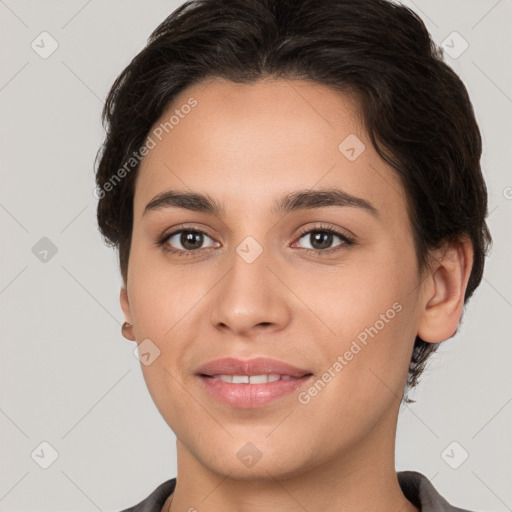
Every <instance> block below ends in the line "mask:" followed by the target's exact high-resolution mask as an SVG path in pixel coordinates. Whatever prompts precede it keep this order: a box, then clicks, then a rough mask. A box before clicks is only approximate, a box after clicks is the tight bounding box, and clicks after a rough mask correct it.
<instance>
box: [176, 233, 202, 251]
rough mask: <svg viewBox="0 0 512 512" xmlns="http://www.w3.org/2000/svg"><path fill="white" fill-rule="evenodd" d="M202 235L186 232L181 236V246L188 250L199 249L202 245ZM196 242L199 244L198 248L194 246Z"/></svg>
mask: <svg viewBox="0 0 512 512" xmlns="http://www.w3.org/2000/svg"><path fill="white" fill-rule="evenodd" d="M202 236H203V235H202V234H201V233H192V232H191V231H185V232H183V233H182V234H181V240H180V242H181V244H182V245H183V247H185V248H186V249H191V250H192V249H197V248H198V247H201V244H202ZM194 241H195V242H196V243H197V242H198V243H197V244H196V246H194Z"/></svg>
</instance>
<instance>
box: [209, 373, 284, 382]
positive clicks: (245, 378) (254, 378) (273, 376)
mask: <svg viewBox="0 0 512 512" xmlns="http://www.w3.org/2000/svg"><path fill="white" fill-rule="evenodd" d="M212 378H213V379H215V380H223V381H224V382H230V383H232V384H266V383H267V382H276V381H278V380H290V379H292V377H291V376H290V375H279V374H278V373H270V374H264V375H251V376H249V375H212Z"/></svg>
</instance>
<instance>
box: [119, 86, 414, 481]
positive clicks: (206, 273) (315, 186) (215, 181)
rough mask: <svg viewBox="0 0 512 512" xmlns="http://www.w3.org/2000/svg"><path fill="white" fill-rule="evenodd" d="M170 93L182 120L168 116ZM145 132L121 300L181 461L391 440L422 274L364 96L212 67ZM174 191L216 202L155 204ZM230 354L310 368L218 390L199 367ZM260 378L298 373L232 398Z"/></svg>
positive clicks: (252, 471) (245, 467) (330, 456)
mask: <svg viewBox="0 0 512 512" xmlns="http://www.w3.org/2000/svg"><path fill="white" fill-rule="evenodd" d="M191 98H193V100H191ZM195 102H196V103H195ZM187 104H188V105H192V104H194V106H193V107H192V108H186V107H183V106H184V105H187ZM176 110H178V111H179V115H176V116H175V118H174V120H173V121H172V122H173V125H172V128H171V129H170V128H169V125H167V133H166V130H162V129H161V128H160V129H158V127H159V126H161V123H163V122H166V121H169V119H170V118H171V116H172V115H173V114H175V111H176ZM176 120H178V121H176ZM152 133H153V135H152V139H153V142H154V143H155V144H153V143H151V144H148V147H149V146H150V145H151V146H153V147H152V149H150V151H149V153H148V154H147V156H146V157H145V159H144V160H143V162H142V164H141V167H140V170H139V175H138V178H137V183H136V189H135V198H134V224H133V236H132V245H131V252H130V261H129V267H128V280H127V293H125V292H124V290H123V291H122V294H121V305H122V307H123V310H124V312H125V316H126V319H127V320H128V321H129V322H130V323H132V324H133V325H134V335H135V337H136V339H137V342H138V343H139V344H141V345H140V346H139V347H140V348H141V347H145V348H146V349H147V351H149V353H150V354H151V355H150V356H148V357H147V359H148V361H150V364H147V365H146V364H141V367H142V371H143V374H144V378H145V381H146V383H147V386H148V389H149V391H150V393H151V396H152V398H153V400H154V402H155V404H156V406H157V407H158V409H159V411H160V413H161V414H162V416H163V418H164V419H165V421H166V422H167V423H168V425H169V426H170V427H171V429H172V430H173V431H174V433H175V434H176V437H177V439H178V441H179V442H178V446H179V451H178V460H179V459H180V457H181V458H182V459H186V458H187V457H188V458H189V459H190V460H192V459H193V460H194V461H196V463H197V464H199V465H200V466H201V467H203V468H208V470H211V471H214V472H215V473H218V474H221V475H228V474H231V476H232V477H233V476H236V477H237V478H240V479H244V478H257V477H258V476H261V477H262V478H268V474H269V473H270V474H272V475H274V476H276V477H277V476H279V477H281V478H286V477H291V476H293V475H296V474H299V473H301V472H303V471H305V468H311V467H314V466H317V465H319V464H327V463H330V462H333V461H336V460H337V461H339V460H345V461H346V460H347V457H352V456H353V458H354V459H353V460H354V463H355V461H356V460H357V461H359V462H358V463H361V460H362V459H361V458H360V457H357V459H356V454H359V455H360V454H361V451H364V450H366V451H367V452H368V453H370V451H372V453H380V452H383V451H385V452H386V454H389V450H390V446H389V443H392V442H393V441H392V438H393V436H394V428H395V423H396V416H397V412H398V408H399V405H400V400H401V397H402V392H403V387H404V383H405V379H406V376H407V372H408V367H409V361H410V358H411V354H412V349H413V344H414V340H415V336H416V333H417V327H418V317H419V311H420V303H421V301H420V289H421V287H420V286H419V284H420V278H419V275H418V268H417V262H416V257H415V252H414V246H413V237H412V231H411V226H410V223H409V218H408V215H407V210H406V203H405V196H404V192H403V188H402V186H401V184H400V183H399V181H398V178H397V176H396V175H395V173H394V171H393V170H392V169H391V168H390V167H388V166H387V165H386V164H385V163H384V162H383V161H382V160H381V159H380V157H379V156H378V155H377V153H376V151H375V150H374V149H373V147H372V145H371V143H370V141H369V139H368V137H367V134H366V133H365V130H364V128H363V125H362V123H361V121H360V118H359V115H358V106H357V103H356V102H355V101H354V100H353V99H352V98H350V97H349V96H346V95H342V94H341V93H338V92H335V91H333V90H330V89H329V88H327V87H325V86H322V85H320V84H316V83H312V82H306V81H286V80H277V81H260V82H257V83H253V84H250V85H248V84H235V83H232V82H229V81H226V80H223V79H213V80H209V81H207V82H203V83H201V84H196V85H194V86H191V87H189V88H188V89H186V90H185V91H182V93H181V94H180V95H179V96H178V97H177V98H176V99H175V101H174V102H173V104H172V107H170V108H169V109H168V110H167V112H166V113H165V115H164V116H162V118H161V120H160V121H159V122H158V123H156V124H155V126H154V127H153V131H152ZM155 134H158V136H157V135H155ZM171 190H172V191H174V192H176V193H196V194H201V195H204V196H207V197H208V199H210V201H212V202H214V203H215V204H217V205H218V206H219V209H220V210H222V211H216V212H212V211H206V210H205V211H201V209H200V208H197V205H198V204H199V202H198V201H196V202H195V203H194V205H195V206H196V207H195V208H192V206H190V204H191V203H190V202H189V206H190V207H189V208H186V207H184V204H183V203H180V204H181V206H179V205H177V204H175V203H176V201H174V203H173V202H172V201H167V203H165V202H160V203H159V204H158V205H153V206H154V207H149V208H148V209H147V211H145V210H146V206H147V205H148V204H149V203H150V202H151V201H152V200H153V199H154V198H156V197H157V196H159V195H161V194H162V193H165V192H169V191H171ZM325 190H330V191H333V190H337V191H340V192H339V193H338V196H337V198H338V201H334V200H333V198H332V197H330V196H328V195H327V194H324V195H323V196H319V195H317V196H315V197H312V198H310V199H309V200H305V199H307V196H306V195H303V196H302V199H303V201H300V200H297V198H295V200H293V195H294V194H296V193H297V192H299V191H302V192H307V193H309V194H310V195H311V194H315V193H318V192H319V191H325ZM349 196H350V197H351V198H352V199H351V200H350V201H348V202H347V201H346V197H349ZM300 197H301V196H299V199H300ZM329 197H330V200H329V201H327V199H329ZM286 198H288V199H290V198H292V200H289V201H288V202H287V203H285V204H287V205H288V208H285V209H279V208H278V205H279V204H282V203H283V202H284V200H285V199H286ZM340 198H341V199H343V198H345V201H343V200H341V199H340ZM171 203H173V204H171ZM162 240H163V241H162ZM144 340H146V341H144ZM148 340H149V341H148ZM142 343H145V345H142ZM158 351H159V352H158ZM155 355H157V357H156V358H155ZM224 357H234V358H239V359H242V360H249V359H253V358H256V357H264V358H271V359H274V360H278V361H283V362H285V363H287V364H289V365H292V366H294V367H298V368H300V369H303V370H307V373H309V377H304V378H302V379H300V380H297V381H294V382H293V386H291V385H290V384H289V383H288V384H284V383H283V382H281V384H277V385H276V384H272V383H268V384H260V385H255V384H227V385H226V383H224V384H220V386H221V387H222V389H223V390H224V391H223V392H222V393H223V394H222V396H221V398H219V397H218V394H213V393H212V392H211V390H210V389H211V387H210V385H209V384H212V383H211V381H210V382H209V383H205V382H206V379H208V377H201V376H200V375H198V370H199V368H200V367H201V366H203V365H205V364H206V363H209V362H210V361H213V360H216V359H219V358H224ZM153 358H154V359H153ZM219 373H229V371H224V372H221V371H219ZM231 373H236V372H231ZM238 373H239V372H238ZM259 373H262V372H261V371H260V372H259ZM263 373H264V372H263ZM267 373H268V372H267ZM206 384H208V385H206ZM253 385H254V388H253V389H254V392H253V394H254V395H258V394H259V395H260V398H261V397H263V396H264V395H265V394H266V392H265V391H264V390H263V388H262V386H265V385H269V386H273V389H274V390H278V391H277V392H278V393H280V392H281V391H282V390H283V389H284V387H285V386H288V388H289V389H288V392H287V393H284V394H282V395H279V396H277V397H275V398H274V399H272V400H266V399H264V398H261V402H257V398H256V399H255V401H250V400H249V399H246V401H241V402H237V403H236V404H234V403H232V401H233V400H234V398H233V397H234V396H235V395H236V394H237V393H238V392H237V391H234V386H253ZM292 388H293V389H292ZM216 389H217V388H216ZM247 393H249V392H247ZM384 439H386V440H388V441H389V442H388V443H387V444H386V443H384V442H383V440H384ZM248 443H252V444H248ZM244 450H245V451H244ZM244 454H245V455H247V454H249V455H251V456H253V459H251V460H256V459H258V458H259V460H257V461H256V463H250V464H247V463H246V462H244V461H246V460H247V459H244V457H243V456H244Z"/></svg>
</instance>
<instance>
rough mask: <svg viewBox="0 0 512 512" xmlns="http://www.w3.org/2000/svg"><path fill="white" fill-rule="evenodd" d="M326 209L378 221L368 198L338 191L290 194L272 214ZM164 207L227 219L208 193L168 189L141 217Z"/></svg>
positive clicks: (147, 207) (377, 213)
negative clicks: (356, 211)
mask: <svg viewBox="0 0 512 512" xmlns="http://www.w3.org/2000/svg"><path fill="white" fill-rule="evenodd" d="M327 206H348V207H353V208H361V209H363V210H365V211H367V212H369V213H370V214H371V215H372V216H374V217H375V218H379V212H378V210H377V208H375V206H373V205H372V204H371V203H370V202H368V201H367V200H366V199H363V198H361V197H356V196H353V195H351V194H349V193H347V192H345V191H343V190H339V189H335V188H327V189H321V190H308V189H306V190H297V191H294V192H290V193H288V194H286V195H284V196H283V197H282V198H281V199H279V200H278V201H276V202H275V203H274V206H273V208H272V210H271V212H272V213H273V214H275V215H285V214H287V213H290V212H292V211H297V210H312V209H316V208H324V207H327ZM165 208H184V209H186V210H191V211H195V212H203V213H212V214H214V215H216V216H217V217H224V215H225V210H224V208H223V206H222V205H221V204H220V203H218V202H217V201H216V200H215V199H214V198H212V197H211V196H209V195H208V194H200V193H197V192H181V191H178V190H166V191H165V192H162V193H160V194H158V195H157V196H155V197H154V198H153V199H152V200H151V201H150V202H149V203H148V204H147V205H146V207H145V208H144V212H143V213H142V215H145V214H146V213H148V212H150V211H156V210H162V209H165Z"/></svg>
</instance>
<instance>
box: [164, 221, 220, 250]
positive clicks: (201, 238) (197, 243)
mask: <svg viewBox="0 0 512 512" xmlns="http://www.w3.org/2000/svg"><path fill="white" fill-rule="evenodd" d="M206 239H209V240H211V241H212V243H210V245H208V246H207V247H206V248H208V247H214V246H218V243H217V242H213V239H212V237H210V236H209V235H208V234H207V233H205V232H204V231H201V230H198V229H186V228H183V229H180V230H178V231H173V232H172V233H170V234H167V235H164V236H163V237H162V238H161V239H160V240H159V241H158V245H161V246H164V247H165V250H167V251H169V252H172V253H175V254H177V255H178V256H189V255H190V256H192V255H193V254H191V253H193V252H195V251H200V250H202V249H204V248H205V247H203V244H204V243H205V240H206Z"/></svg>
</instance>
